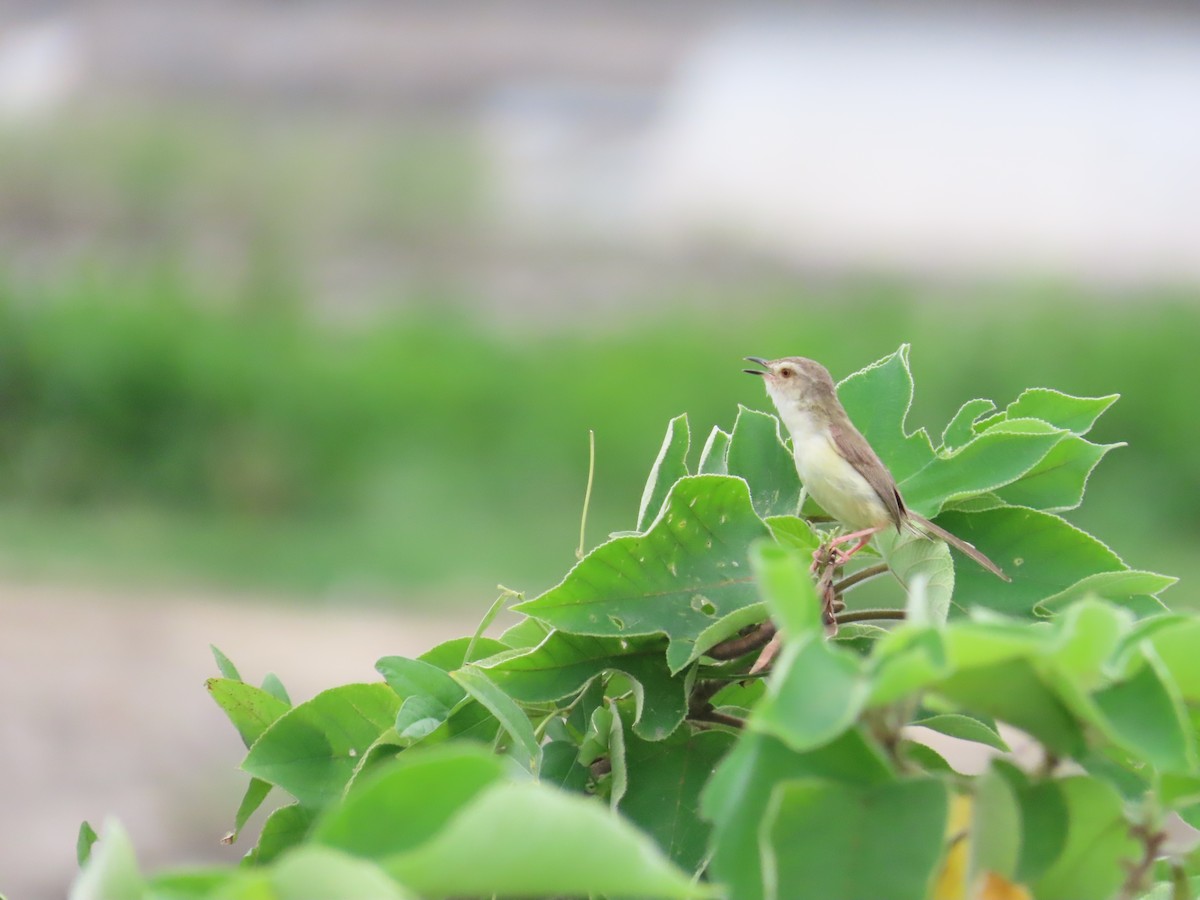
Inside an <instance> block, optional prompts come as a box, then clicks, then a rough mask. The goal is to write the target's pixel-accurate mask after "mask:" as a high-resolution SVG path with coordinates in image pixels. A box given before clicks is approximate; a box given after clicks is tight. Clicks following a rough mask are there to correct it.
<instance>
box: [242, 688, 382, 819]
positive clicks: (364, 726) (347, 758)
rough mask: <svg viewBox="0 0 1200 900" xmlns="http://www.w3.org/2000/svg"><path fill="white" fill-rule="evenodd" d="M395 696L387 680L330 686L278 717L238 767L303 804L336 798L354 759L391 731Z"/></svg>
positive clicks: (348, 775)
mask: <svg viewBox="0 0 1200 900" xmlns="http://www.w3.org/2000/svg"><path fill="white" fill-rule="evenodd" d="M399 708H400V698H399V697H397V696H396V693H395V691H393V690H392V689H391V688H390V687H388V686H387V685H386V684H347V685H343V686H341V687H336V688H332V689H331V690H328V691H324V692H322V693H320V694H318V695H317V696H315V697H313V698H312V699H311V700H309V701H307V702H306V703H301V704H300V705H299V706H295V707H293V708H292V709H290V710H289V711H288V712H287V713H285V714H284V715H282V716H280V717H279V718H278V719H276V720H275V722H274V723H272V725H271V726H270V727H269V728H268V729H267V730H266V731H265V732H264V733H263V735H262V736H261V737H260V738H259V739H258V740H257V741H256V742H255V743H254V746H252V747H251V748H250V752H249V753H248V754H247V755H246V759H245V760H244V761H243V762H242V769H243V771H245V772H248V773H249V774H250V775H253V776H255V777H256V778H261V779H262V780H263V781H266V782H269V783H270V784H274V785H276V786H278V787H281V788H283V789H284V790H285V791H287V792H288V793H289V794H291V795H292V796H293V797H295V798H296V799H297V800H299V801H300V802H301V803H302V804H305V805H308V806H315V807H320V806H324V805H325V804H327V803H329V802H330V801H331V800H333V799H335V798H336V797H337V796H338V794H340V793H341V791H342V789H343V788H344V787H345V785H346V782H347V781H349V779H350V776H351V775H352V774H353V773H354V769H355V767H356V765H357V764H358V761H359V757H360V756H361V755H362V754H363V753H364V752H365V751H366V750H367V748H368V747H370V746H371V745H372V744H373V743H374V742H375V739H376V738H378V737H379V735H380V734H382V733H383V732H384V731H386V730H388V729H390V728H391V727H392V724H393V723H394V722H395V719H396V712H397V711H398V710H399Z"/></svg>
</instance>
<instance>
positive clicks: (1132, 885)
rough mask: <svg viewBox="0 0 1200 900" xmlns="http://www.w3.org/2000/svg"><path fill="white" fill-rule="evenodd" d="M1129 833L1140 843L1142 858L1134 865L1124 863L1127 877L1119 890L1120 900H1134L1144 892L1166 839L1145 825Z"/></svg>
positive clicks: (1131, 829)
mask: <svg viewBox="0 0 1200 900" xmlns="http://www.w3.org/2000/svg"><path fill="white" fill-rule="evenodd" d="M1129 832H1130V834H1132V835H1133V836H1134V837H1135V838H1137V839H1138V840H1139V841H1141V842H1142V858H1141V859H1140V860H1138V861H1137V862H1134V863H1131V862H1126V863H1125V867H1126V869H1127V870H1128V872H1129V877H1128V878H1126V879H1125V885H1124V887H1122V888H1121V900H1134V898H1135V897H1140V896H1141V895H1142V893H1143V892H1144V891H1145V890H1146V882H1147V881H1148V880H1149V876H1150V873H1151V872H1152V871H1153V870H1154V863H1155V861H1156V860H1157V859H1158V854H1159V851H1160V850H1162V845H1163V841H1165V840H1166V839H1167V836H1166V835H1165V834H1164V833H1163V832H1161V831H1155V830H1153V829H1152V828H1148V827H1147V826H1145V825H1134V826H1133V827H1132V828H1130V829H1129Z"/></svg>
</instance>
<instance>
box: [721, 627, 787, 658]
mask: <svg viewBox="0 0 1200 900" xmlns="http://www.w3.org/2000/svg"><path fill="white" fill-rule="evenodd" d="M773 637H775V623H774V622H771V621H766V622H763V623H762V624H760V625H759V626H758V627H757V628H755V629H754V630H753V631H751V632H750V633H749V634H743V635H740V636H738V637H733V638H730V639H729V640H727V641H721V643H719V644H716V645H714V646H712V647H709V648H708V649H707V650H706V651H704V655H705V656H708V657H711V658H712V659H721V660H726V659H737V658H738V657H739V656H745V655H746V654H747V653H750V652H752V651H754V650H758V649H760V648H762V647H765V646H766V645H767V644H769V643H770V642H771V638H773Z"/></svg>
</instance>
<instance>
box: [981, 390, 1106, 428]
mask: <svg viewBox="0 0 1200 900" xmlns="http://www.w3.org/2000/svg"><path fill="white" fill-rule="evenodd" d="M1120 396H1121V395H1120V394H1109V395H1108V396H1107V397H1072V396H1071V395H1070V394H1064V393H1062V392H1061V391H1056V390H1052V389H1051V388H1029V389H1028V390H1026V391H1023V392H1022V393H1021V396H1019V397H1018V398H1017V399H1016V400H1014V401H1013V402H1012V403H1010V404H1009V405H1008V409H1006V410H1005V411H1004V412H1005V416H1006V417H1007V418H1009V419H1020V418H1029V419H1042V420H1044V421H1046V422H1049V423H1050V424H1052V425H1055V426H1057V427H1059V428H1066V429H1067V430H1068V431H1072V432H1074V433H1075V434H1087V433H1088V431H1090V430H1091V427H1092V425H1094V424H1095V422H1096V420H1097V419H1098V418H1100V416H1101V414H1102V413H1103V412H1104V411H1105V410H1106V409H1108V408H1109V407H1110V406H1112V405H1113V403H1115V402H1116V401H1117V400H1118V399H1119V398H1120Z"/></svg>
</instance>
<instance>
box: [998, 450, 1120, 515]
mask: <svg viewBox="0 0 1200 900" xmlns="http://www.w3.org/2000/svg"><path fill="white" fill-rule="evenodd" d="M1123 446H1124V444H1120V443H1117V444H1093V443H1092V442H1091V441H1088V440H1084V439H1083V438H1081V437H1079V436H1078V435H1074V434H1070V435H1067V436H1066V437H1064V438H1063V439H1062V440H1061V441H1059V442H1058V443H1057V444H1055V445H1054V447H1053V449H1051V451H1050V452H1049V453H1047V454H1046V455H1045V457H1043V459H1042V461H1041V462H1039V463H1038V464H1037V465H1036V466H1034V467H1033V468H1032V469H1030V470H1029V471H1028V472H1026V473H1025V474H1024V475H1023V476H1022V477H1021V478H1020V479H1019V480H1018V481H1014V482H1013V483H1011V484H1007V485H1005V486H1004V487H1001V488H999V489H998V490H997V491H996V493H997V494H998V495H999V496H1000V497H1001V498H1003V499H1004V500H1005V501H1006V502H1008V503H1011V504H1012V505H1014V506H1030V507H1033V508H1034V509H1043V510H1048V511H1050V512H1061V511H1063V510H1068V509H1075V507H1077V506H1079V504H1080V503H1082V502H1083V492H1084V489H1085V488H1086V487H1087V481H1088V478H1089V477H1090V476H1091V474H1092V470H1093V469H1095V468H1096V466H1097V465H1098V464H1099V463H1100V460H1102V459H1103V458H1104V455H1105V454H1106V453H1108V451H1109V450H1113V449H1115V448H1117V447H1123Z"/></svg>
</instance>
